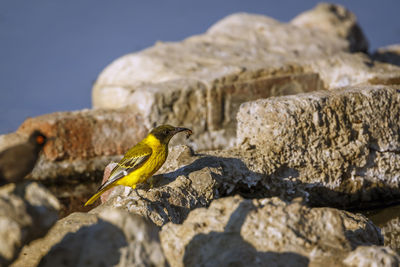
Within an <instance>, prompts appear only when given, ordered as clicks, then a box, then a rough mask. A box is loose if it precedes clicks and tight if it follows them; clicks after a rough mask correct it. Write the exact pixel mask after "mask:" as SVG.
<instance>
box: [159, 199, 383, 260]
mask: <svg viewBox="0 0 400 267" xmlns="http://www.w3.org/2000/svg"><path fill="white" fill-rule="evenodd" d="M160 238H161V244H162V247H163V249H164V252H165V255H166V257H167V259H168V262H169V264H170V265H171V266H193V265H197V266H204V265H207V266H256V265H262V264H263V263H264V264H265V263H266V262H268V264H269V265H278V266H279V265H282V266H308V264H310V265H311V266H318V264H322V263H323V264H324V265H326V266H333V265H335V266H337V265H339V266H340V265H342V264H341V262H342V260H343V258H345V257H346V256H347V255H348V253H350V252H351V251H352V250H353V249H354V248H356V247H358V246H370V245H381V244H382V241H383V240H382V237H381V236H380V234H379V229H378V228H377V227H375V226H374V225H373V224H372V223H371V222H370V221H369V220H368V219H366V218H365V217H364V216H362V215H360V214H352V213H349V212H345V211H340V210H336V209H332V208H308V207H306V206H304V205H303V204H301V203H300V202H298V201H295V202H292V203H287V202H284V201H282V200H280V199H278V198H268V199H254V200H248V199H243V198H241V197H238V196H235V197H227V198H222V199H218V200H215V201H213V202H212V203H211V205H210V207H209V208H199V209H196V210H193V211H192V212H191V213H190V214H189V216H188V218H187V219H186V220H185V222H184V223H183V224H181V225H179V224H173V223H168V224H166V225H165V226H164V227H163V228H162V231H161V233H160ZM210 259H212V261H210Z"/></svg>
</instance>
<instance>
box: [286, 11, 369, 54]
mask: <svg viewBox="0 0 400 267" xmlns="http://www.w3.org/2000/svg"><path fill="white" fill-rule="evenodd" d="M291 23H292V24H294V25H296V26H299V27H308V28H313V29H319V30H322V31H324V32H327V33H330V34H331V35H337V36H338V37H340V38H343V39H346V40H348V42H349V46H350V47H349V49H350V51H353V52H355V51H361V52H367V51H368V40H367V38H366V37H365V35H364V33H363V31H362V29H361V28H360V26H359V25H358V22H357V18H356V16H355V15H354V14H353V13H352V12H351V11H349V10H348V9H346V8H345V7H344V6H341V5H337V4H330V3H319V4H318V5H317V6H316V7H315V8H313V9H311V10H309V11H306V12H303V13H301V14H299V15H298V16H296V17H295V18H294V19H293V20H292V21H291Z"/></svg>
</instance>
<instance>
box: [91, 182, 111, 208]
mask: <svg viewBox="0 0 400 267" xmlns="http://www.w3.org/2000/svg"><path fill="white" fill-rule="evenodd" d="M114 186H115V184H109V185H108V186H106V187H104V188H101V190H99V191H97V193H96V194H94V195H93V196H92V197H91V198H89V200H88V201H86V203H85V205H84V207H86V206H87V205H91V204H93V202H95V201H96V200H97V199H98V198H99V197H100V195H101V194H103V193H104V192H105V191H107V190H108V189H110V188H111V187H114Z"/></svg>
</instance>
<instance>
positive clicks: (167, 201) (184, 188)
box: [91, 146, 221, 226]
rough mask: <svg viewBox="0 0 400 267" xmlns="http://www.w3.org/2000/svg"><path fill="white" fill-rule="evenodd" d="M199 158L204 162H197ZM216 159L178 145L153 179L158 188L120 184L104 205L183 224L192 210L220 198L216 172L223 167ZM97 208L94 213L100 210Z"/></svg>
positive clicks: (106, 198)
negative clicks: (131, 186)
mask: <svg viewBox="0 0 400 267" xmlns="http://www.w3.org/2000/svg"><path fill="white" fill-rule="evenodd" d="M196 159H200V161H201V162H194V161H196ZM214 160H215V157H214V158H213V157H206V158H202V157H201V156H200V157H199V156H194V155H193V152H192V151H191V149H190V148H189V147H187V146H178V147H175V148H174V149H172V151H171V152H170V154H169V157H168V160H167V162H166V164H164V166H163V167H162V168H161V169H160V170H159V171H158V174H160V175H158V176H157V175H156V176H154V177H153V178H152V179H153V181H154V188H152V189H149V187H148V186H146V185H139V186H138V189H137V190H132V189H131V188H129V187H124V186H118V187H115V188H113V189H111V190H109V191H108V192H106V193H105V194H106V195H105V196H104V197H103V198H102V201H103V202H104V201H107V200H108V199H110V201H109V202H106V203H105V204H103V205H106V206H112V207H123V208H124V209H126V210H128V211H129V212H132V213H135V214H140V215H142V216H145V217H147V218H149V219H150V220H152V221H153V222H154V223H155V224H157V225H159V226H161V225H163V224H165V223H167V222H169V221H172V222H175V223H181V222H182V221H183V220H184V219H185V218H186V216H187V214H188V213H189V212H190V211H191V210H192V209H194V208H197V207H203V206H206V205H208V204H209V203H210V202H211V201H212V200H213V199H214V198H218V197H219V192H218V185H219V184H218V182H217V181H216V180H215V179H214V177H213V176H212V175H214V173H219V172H220V171H221V168H218V167H217V166H216V163H215V161H214ZM193 162H194V163H193ZM217 164H218V163H217ZM185 165H186V166H185ZM183 166H185V167H183ZM212 166H214V168H213V167H212ZM181 167H182V168H181ZM110 191H111V193H109V192H110ZM107 194H109V195H107ZM101 209H102V206H100V210H101ZM97 210H98V208H97V209H93V210H92V211H91V212H93V213H97V212H98V211H97Z"/></svg>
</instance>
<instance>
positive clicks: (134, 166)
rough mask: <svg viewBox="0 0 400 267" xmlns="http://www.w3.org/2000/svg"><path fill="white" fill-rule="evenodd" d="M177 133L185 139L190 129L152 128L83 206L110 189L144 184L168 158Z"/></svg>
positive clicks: (169, 126) (190, 132)
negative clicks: (184, 133)
mask: <svg viewBox="0 0 400 267" xmlns="http://www.w3.org/2000/svg"><path fill="white" fill-rule="evenodd" d="M179 132H186V133H187V137H189V136H190V135H191V134H192V131H191V130H190V129H187V128H181V127H173V126H171V125H161V126H158V127H156V128H154V129H153V130H152V131H151V132H150V133H149V134H148V135H147V136H146V137H145V138H144V139H143V140H142V141H140V142H139V143H138V144H136V145H135V146H134V147H132V148H131V149H129V150H128V152H126V154H125V155H124V157H123V158H122V159H121V161H120V162H119V163H118V164H117V166H115V168H114V169H113V170H112V171H111V174H110V177H109V178H108V180H107V181H106V182H105V183H104V184H102V185H101V186H100V188H99V189H98V190H97V193H96V194H94V195H93V196H92V197H91V198H90V199H89V200H88V201H87V202H86V203H85V206H87V205H90V204H92V203H93V202H95V201H96V199H98V198H99V197H100V195H101V194H103V193H104V192H105V191H107V190H108V189H110V188H111V187H114V186H117V185H124V186H130V187H132V188H133V189H135V188H136V185H137V184H140V183H144V182H146V181H147V179H149V178H150V177H151V176H152V175H153V174H154V173H155V172H156V171H157V170H158V169H160V168H161V166H162V165H163V164H164V162H165V160H166V159H167V156H168V143H169V141H170V140H171V138H172V137H173V136H174V135H175V134H177V133H179Z"/></svg>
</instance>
